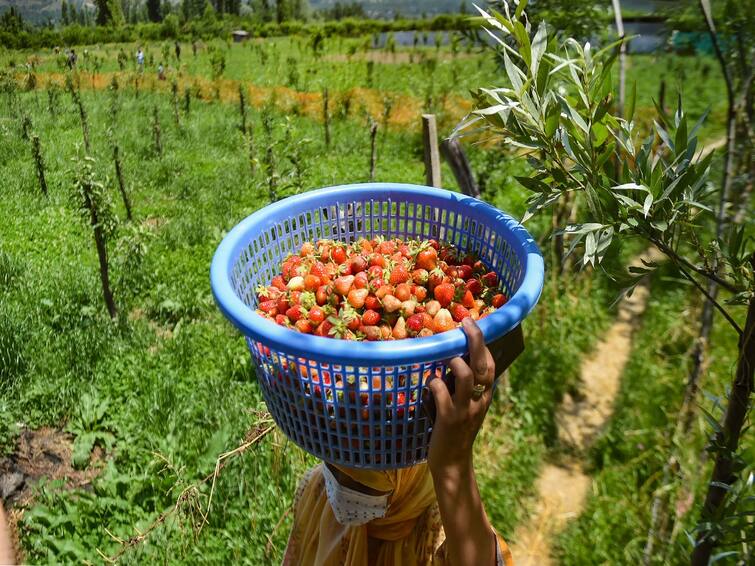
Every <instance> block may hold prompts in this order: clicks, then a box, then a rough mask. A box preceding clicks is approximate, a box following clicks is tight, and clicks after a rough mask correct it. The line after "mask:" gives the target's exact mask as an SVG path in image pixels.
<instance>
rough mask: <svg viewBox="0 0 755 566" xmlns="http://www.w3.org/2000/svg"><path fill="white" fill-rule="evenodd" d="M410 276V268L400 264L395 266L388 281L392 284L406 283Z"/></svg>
mask: <svg viewBox="0 0 755 566" xmlns="http://www.w3.org/2000/svg"><path fill="white" fill-rule="evenodd" d="M410 277H411V276H410V275H409V270H408V269H407V268H406V266H405V265H404V264H399V265H397V266H396V267H394V268H393V271H391V276H390V278H389V279H388V282H389V283H390V284H391V285H398V284H399V283H406V282H407V281H409V278H410Z"/></svg>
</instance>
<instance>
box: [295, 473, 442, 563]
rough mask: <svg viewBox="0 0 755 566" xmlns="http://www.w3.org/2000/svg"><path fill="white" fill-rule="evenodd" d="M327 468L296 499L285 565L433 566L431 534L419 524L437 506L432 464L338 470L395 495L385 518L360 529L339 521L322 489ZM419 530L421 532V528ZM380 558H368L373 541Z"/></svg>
mask: <svg viewBox="0 0 755 566" xmlns="http://www.w3.org/2000/svg"><path fill="white" fill-rule="evenodd" d="M322 466H323V464H321V465H319V466H317V467H315V468H314V469H312V470H311V472H310V474H309V475H308V476H307V477H305V479H304V480H303V481H302V484H301V485H300V487H299V490H298V492H297V494H296V501H295V509H294V526H293V530H292V531H291V536H290V538H289V543H288V548H287V550H286V557H285V559H284V562H283V563H284V564H285V565H286V566H289V565H290V566H294V565H296V566H299V565H302V566H304V565H306V566H310V565H312V566H342V565H345V566H367V565H368V564H375V565H376V566H415V565H422V564H429V563H431V560H432V552H433V550H434V549H433V548H432V545H431V544H430V545H428V537H429V536H431V535H432V533H431V532H430V531H429V530H428V529H423V528H422V525H418V519H419V518H420V516H422V515H425V514H427V512H428V510H429V508H430V507H431V506H433V505H434V504H435V491H434V489H433V481H432V477H431V476H430V472H429V471H428V469H427V464H419V465H417V466H413V467H411V468H405V469H401V470H386V471H374V470H357V469H351V468H342V467H338V469H339V470H340V471H342V472H343V473H345V474H346V475H348V476H349V477H351V478H352V479H353V480H354V481H357V482H359V483H360V484H362V485H365V486H367V487H370V488H372V489H375V490H377V491H382V492H389V491H390V492H391V494H390V496H389V497H388V511H387V513H386V515H385V516H384V517H381V518H380V519H375V520H373V521H370V522H369V523H367V524H365V525H361V526H358V527H345V526H343V525H341V524H340V523H339V522H338V521H336V518H335V516H334V515H333V510H332V508H331V507H330V504H329V503H328V498H327V495H326V493H325V489H324V486H323V483H324V482H323V477H322ZM418 527H419V528H418ZM369 539H373V540H375V541H377V544H375V543H373V545H374V546H373V548H371V549H369V550H371V551H372V552H374V553H376V554H373V555H372V556H369V554H370V553H368V541H369Z"/></svg>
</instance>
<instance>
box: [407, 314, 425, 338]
mask: <svg viewBox="0 0 755 566" xmlns="http://www.w3.org/2000/svg"><path fill="white" fill-rule="evenodd" d="M424 327H425V322H424V320H423V318H422V315H421V314H413V315H412V316H410V317H409V318H407V319H406V328H407V330H408V331H409V334H411V335H412V336H415V335H417V333H419V331H420V330H422V329H423V328H424Z"/></svg>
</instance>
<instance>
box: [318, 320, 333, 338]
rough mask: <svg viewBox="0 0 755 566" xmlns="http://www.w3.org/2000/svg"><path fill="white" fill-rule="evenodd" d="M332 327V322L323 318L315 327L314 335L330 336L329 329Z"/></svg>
mask: <svg viewBox="0 0 755 566" xmlns="http://www.w3.org/2000/svg"><path fill="white" fill-rule="evenodd" d="M332 329H333V324H332V323H331V322H330V321H329V320H323V321H322V322H321V323H320V324H318V325H317V328H315V332H314V334H315V336H323V337H325V338H328V337H330V331H331V330H332Z"/></svg>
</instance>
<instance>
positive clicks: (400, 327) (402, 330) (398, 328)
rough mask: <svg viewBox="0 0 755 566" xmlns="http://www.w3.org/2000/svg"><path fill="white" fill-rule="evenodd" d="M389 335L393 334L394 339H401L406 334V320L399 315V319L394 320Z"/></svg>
mask: <svg viewBox="0 0 755 566" xmlns="http://www.w3.org/2000/svg"><path fill="white" fill-rule="evenodd" d="M391 336H393V337H394V338H395V339H396V340H401V339H403V338H406V337H407V336H408V334H407V332H406V320H404V319H403V318H401V317H399V319H398V320H397V321H396V325H395V326H394V327H393V332H391Z"/></svg>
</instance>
